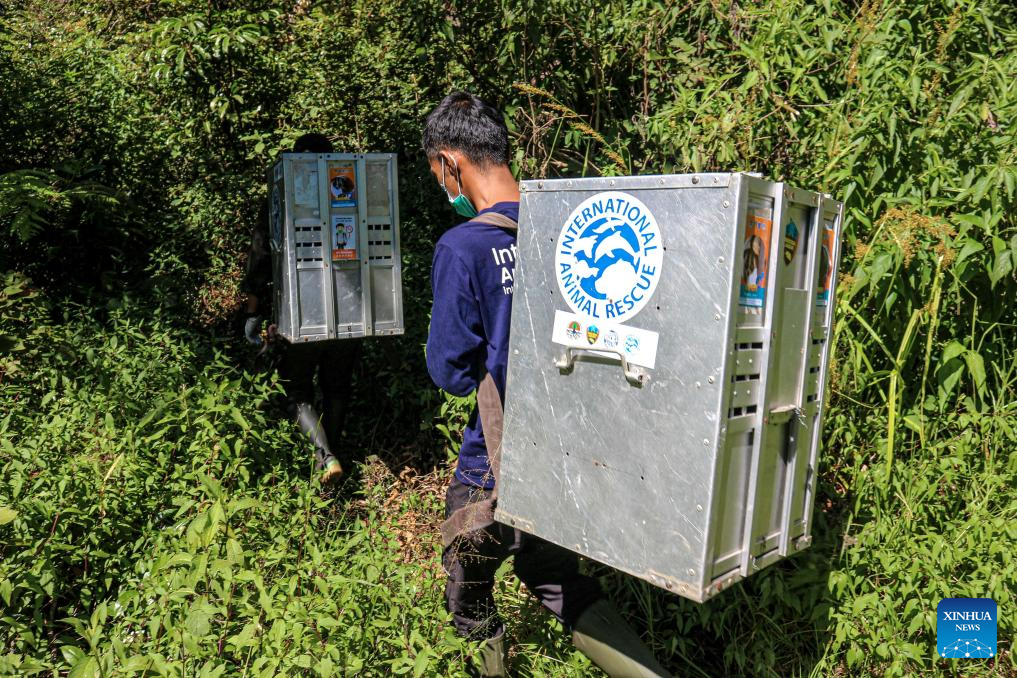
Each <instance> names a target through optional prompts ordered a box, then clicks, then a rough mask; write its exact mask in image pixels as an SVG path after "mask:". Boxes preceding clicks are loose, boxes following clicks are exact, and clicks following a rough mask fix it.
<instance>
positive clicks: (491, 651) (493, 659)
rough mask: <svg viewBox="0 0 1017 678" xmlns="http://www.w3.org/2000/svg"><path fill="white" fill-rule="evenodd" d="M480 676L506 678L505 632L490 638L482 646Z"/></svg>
mask: <svg viewBox="0 0 1017 678" xmlns="http://www.w3.org/2000/svg"><path fill="white" fill-rule="evenodd" d="M477 675H479V676H484V677H487V678H505V676H507V675H508V673H506V672H505V632H504V631H502V632H501V633H500V634H499V635H497V636H495V637H494V638H488V639H487V640H485V641H484V644H483V645H481V646H480V667H479V673H478V674H477Z"/></svg>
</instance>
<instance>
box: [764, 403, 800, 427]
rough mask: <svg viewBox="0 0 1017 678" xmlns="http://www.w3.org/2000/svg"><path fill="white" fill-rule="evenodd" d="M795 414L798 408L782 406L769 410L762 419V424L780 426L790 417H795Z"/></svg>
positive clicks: (789, 419)
mask: <svg viewBox="0 0 1017 678" xmlns="http://www.w3.org/2000/svg"><path fill="white" fill-rule="evenodd" d="M797 414H798V408H797V407H795V406H794V405H782V406H780V407H775V408H773V409H772V410H770V411H769V412H768V413H767V415H766V417H764V418H763V423H764V424H774V425H777V426H779V425H780V424H786V423H788V422H789V421H791V418H792V417H797Z"/></svg>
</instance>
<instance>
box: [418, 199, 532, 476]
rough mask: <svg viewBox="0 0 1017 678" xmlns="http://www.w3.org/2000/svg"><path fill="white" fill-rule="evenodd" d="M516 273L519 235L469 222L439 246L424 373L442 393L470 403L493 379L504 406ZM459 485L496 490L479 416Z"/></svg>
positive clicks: (466, 436) (467, 441) (508, 212)
mask: <svg viewBox="0 0 1017 678" xmlns="http://www.w3.org/2000/svg"><path fill="white" fill-rule="evenodd" d="M485 212H498V213H499V214H503V215H505V216H506V217H509V218H510V219H513V220H517V219H518V218H519V203H518V202H500V203H497V204H496V205H494V206H493V207H489V208H488V209H485V210H483V211H482V212H481V213H480V214H484V213H485ZM515 268H516V234H515V232H514V231H507V230H505V229H503V228H499V227H497V226H491V225H490V224H482V223H477V222H475V221H467V222H466V223H464V224H460V225H459V226H456V227H455V228H453V229H451V230H449V231H447V232H446V233H445V234H444V235H443V236H442V237H441V238H440V239H439V240H438V244H437V246H436V247H435V248H434V265H433V268H432V269H431V289H432V291H433V293H434V305H433V307H432V308H431V330H430V332H429V334H428V336H427V371H428V372H429V373H430V374H431V379H433V380H434V383H435V384H437V385H438V387H439V388H442V389H444V390H445V391H448V392H449V393H451V394H453V395H457V396H465V395H469V394H470V393H472V392H473V391H475V390H476V389H477V387H478V386H479V385H480V381H481V379H482V378H483V376H484V373H485V372H489V373H490V374H491V376H492V377H493V378H494V383H495V385H497V387H498V393H499V394H500V395H501V397H502V401H503V402H504V399H505V371H506V365H507V363H508V341H509V320H510V317H511V315H512V289H513V280H514V278H515ZM456 477H457V478H459V480H460V481H462V482H464V483H466V484H467V485H474V486H477V487H484V488H487V489H490V488H492V487H494V478H493V476H492V475H491V465H490V462H489V461H488V459H487V445H486V444H485V442H484V431H483V427H482V426H481V423H480V417H479V416H478V413H477V411H476V409H474V411H473V412H472V413H471V414H470V420H469V423H468V424H467V425H466V431H465V432H464V433H463V444H462V447H460V448H459V463H458V465H457V466H456Z"/></svg>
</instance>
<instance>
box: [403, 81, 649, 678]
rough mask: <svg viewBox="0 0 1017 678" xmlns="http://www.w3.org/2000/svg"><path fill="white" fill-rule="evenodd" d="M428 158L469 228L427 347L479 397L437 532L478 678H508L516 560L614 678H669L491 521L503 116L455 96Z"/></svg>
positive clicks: (434, 117) (504, 324)
mask: <svg viewBox="0 0 1017 678" xmlns="http://www.w3.org/2000/svg"><path fill="white" fill-rule="evenodd" d="M423 148H424V152H425V153H426V154H427V159H428V162H429V163H430V166H431V172H432V173H433V174H434V176H435V178H436V179H437V180H438V181H439V182H440V184H441V186H442V189H443V190H444V191H445V193H446V195H447V196H448V199H449V202H450V203H451V204H452V206H453V208H454V209H455V211H456V212H457V213H458V214H460V215H461V216H463V217H466V218H467V219H468V221H466V222H465V223H463V224H460V225H459V226H457V227H455V228H453V229H451V230H449V231H448V232H446V233H445V234H444V235H443V236H442V237H441V238H440V239H439V241H438V244H437V246H436V247H435V252H434V265H433V269H432V273H431V284H432V287H433V292H434V306H433V308H432V311H431V329H430V333H429V335H428V339H427V368H428V371H429V372H430V374H431V378H432V379H433V380H434V382H435V384H437V385H438V386H439V387H440V388H442V389H444V390H445V391H448V392H449V393H452V394H453V395H457V396H465V395H467V394H469V393H472V392H473V391H475V390H476V391H477V403H478V410H477V411H475V412H473V414H472V415H471V417H470V420H469V423H468V424H467V427H466V431H465V432H464V435H463V444H462V447H461V448H460V451H459V461H458V465H457V467H456V471H455V477H454V478H453V480H452V483H451V485H450V486H449V488H448V491H447V494H446V500H445V513H446V522H445V523H444V524H443V526H442V538H443V540H444V545H445V549H444V553H443V557H442V563H443V565H444V567H445V571H446V573H447V574H448V581H447V583H446V589H445V598H446V604H447V606H448V610H449V612H451V614H452V618H453V622H454V624H455V626H456V630H457V631H458V632H459V634H460V635H462V636H466V637H469V638H472V639H476V640H484V641H486V642H485V643H484V646H483V649H482V651H481V663H482V668H481V675H484V676H503V675H505V640H504V637H505V636H504V633H505V628H504V625H503V624H502V622H501V620H500V619H499V618H498V614H497V611H496V610H495V604H494V598H493V595H492V594H493V590H494V575H495V572H496V571H497V569H498V567H499V565H500V564H501V563H502V562H503V561H504V560H505V559H506V558H507V557H509V556H510V555H514V556H515V572H516V574H517V575H518V576H519V578H520V579H521V580H522V582H523V583H524V584H526V587H527V589H529V590H530V591H532V592H533V593H534V595H536V596H537V598H538V599H539V600H540V602H541V604H543V605H544V607H546V608H547V609H548V610H549V611H550V612H551V613H552V614H553V615H555V617H557V618H558V619H559V620H561V622H562V624H564V625H565V627H566V628H568V629H569V630H571V631H572V638H573V642H574V643H575V645H576V647H578V648H579V649H580V650H581V651H582V652H583V653H585V654H586V655H587V656H588V657H589V658H590V659H591V660H593V661H594V663H596V664H597V665H598V666H600V667H601V668H602V669H604V670H605V671H606V672H607V673H608V674H609V675H611V676H661V675H664V676H666V675H668V674H667V673H666V672H665V671H664V669H663V668H661V667H660V665H659V664H658V663H657V661H656V660H655V659H654V657H653V655H652V653H651V652H650V650H649V649H648V648H647V647H646V646H645V645H644V644H643V642H642V641H641V640H640V639H639V637H638V636H637V635H636V633H635V632H634V631H633V630H632V629H631V628H630V627H629V626H628V624H627V623H626V622H625V621H624V620H623V619H622V617H621V616H620V615H619V614H618V612H617V610H615V608H614V606H613V605H611V604H610V603H609V602H608V601H606V600H605V599H604V597H603V592H602V591H601V589H600V585H599V583H598V582H597V581H596V580H595V579H593V578H592V577H589V576H585V575H582V574H580V572H579V560H578V557H577V556H576V554H574V553H572V552H571V551H568V550H566V549H563V548H561V547H558V546H556V545H554V544H551V543H550V542H547V541H544V540H543V539H539V538H537V537H534V536H531V535H527V534H524V533H523V532H520V531H519V530H515V529H512V528H510V527H508V526H506V525H502V524H500V523H496V522H495V521H494V505H495V502H496V501H497V477H498V464H499V459H500V454H501V430H502V411H503V410H502V400H503V398H504V394H505V375H506V367H507V363H508V339H509V319H510V315H511V309H512V290H513V288H512V280H513V276H514V272H515V256H516V228H517V220H518V217H519V189H518V184H517V183H516V180H515V178H514V177H513V176H512V172H511V170H510V169H509V166H508V158H509V152H508V150H509V149H508V130H507V128H506V126H505V122H504V119H503V117H502V114H501V113H500V112H499V111H498V110H496V109H494V108H493V107H491V106H489V105H488V104H486V103H484V102H483V101H481V100H480V99H478V98H477V97H475V96H472V95H470V94H467V93H465V92H456V93H453V94H450V95H449V96H447V97H446V98H445V99H444V100H443V101H442V102H441V104H439V105H438V107H437V108H435V110H434V111H432V112H431V114H430V115H429V116H428V117H427V122H426V124H425V127H424V134H423ZM533 472H534V473H541V472H543V470H541V469H534V470H533Z"/></svg>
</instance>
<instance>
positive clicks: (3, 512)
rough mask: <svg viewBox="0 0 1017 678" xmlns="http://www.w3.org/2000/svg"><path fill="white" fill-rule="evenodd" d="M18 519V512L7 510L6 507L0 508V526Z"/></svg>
mask: <svg viewBox="0 0 1017 678" xmlns="http://www.w3.org/2000/svg"><path fill="white" fill-rule="evenodd" d="M17 517H18V512H17V511H15V510H14V509H11V508H7V507H6V506H0V525H6V524H7V523H9V522H11V521H13V520H14V519H15V518H17Z"/></svg>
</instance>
